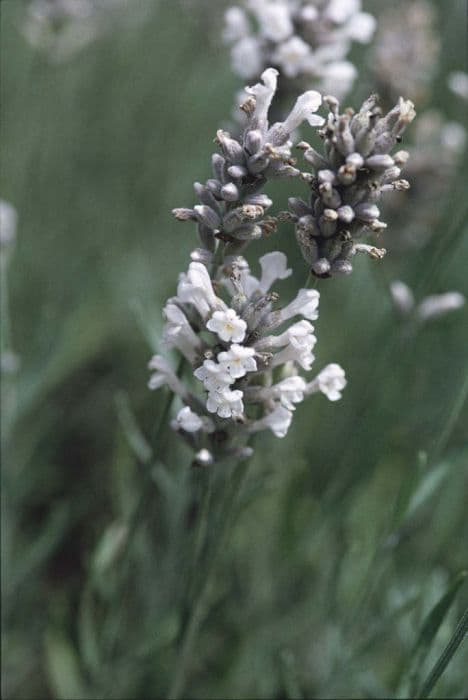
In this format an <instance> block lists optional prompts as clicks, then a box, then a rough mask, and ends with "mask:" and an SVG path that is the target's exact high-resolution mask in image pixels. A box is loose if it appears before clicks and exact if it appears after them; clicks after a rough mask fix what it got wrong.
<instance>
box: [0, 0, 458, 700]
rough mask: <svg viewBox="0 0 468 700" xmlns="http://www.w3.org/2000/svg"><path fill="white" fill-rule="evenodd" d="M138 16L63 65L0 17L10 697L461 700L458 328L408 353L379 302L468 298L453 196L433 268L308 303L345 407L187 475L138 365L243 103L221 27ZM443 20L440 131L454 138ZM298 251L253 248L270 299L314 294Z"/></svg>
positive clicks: (281, 243) (415, 261) (384, 271)
mask: <svg viewBox="0 0 468 700" xmlns="http://www.w3.org/2000/svg"><path fill="white" fill-rule="evenodd" d="M379 2H380V0H379ZM379 2H376V3H375V5H376V6H377V11H378V9H379V7H378V6H379ZM210 5H211V4H210ZM151 7H152V10H151V13H150V15H149V16H148V17H147V18H146V20H145V22H144V23H143V24H138V23H132V24H130V25H129V26H126V25H123V26H121V27H119V28H117V29H116V30H115V31H114V32H113V33H112V34H110V35H108V36H106V37H104V38H102V39H100V40H99V41H97V42H95V43H93V44H92V45H90V46H89V47H87V48H86V50H85V51H83V52H81V53H79V54H77V55H76V56H74V57H72V58H70V59H69V60H68V61H67V62H66V63H61V64H54V63H50V62H48V61H47V58H46V57H45V56H44V55H41V54H40V53H38V52H36V51H34V50H33V49H31V47H29V46H28V44H27V43H26V42H25V40H24V38H23V37H22V36H21V34H20V32H19V27H20V24H21V17H22V13H23V11H24V7H23V4H22V3H20V2H16V1H15V0H6V1H4V2H2V3H1V4H0V11H1V20H2V21H1V53H2V80H1V103H2V142H3V143H2V167H1V173H0V195H1V197H2V198H4V199H7V200H9V201H11V202H12V203H13V204H14V205H15V206H16V208H17V209H18V212H19V228H18V241H17V245H16V250H15V252H14V256H13V257H12V260H11V265H10V269H9V287H10V289H9V291H10V316H11V319H10V320H11V342H12V345H13V348H14V350H15V352H16V353H17V354H18V355H19V357H20V360H21V366H20V369H19V371H18V373H17V374H16V375H15V376H14V377H13V378H10V379H9V380H8V385H7V383H6V382H5V386H2V392H3V399H4V405H3V409H4V411H3V413H4V415H3V417H2V432H3V438H4V444H3V459H2V462H3V474H2V480H3V482H2V485H3V507H2V519H3V528H2V545H3V567H2V577H3V611H2V614H3V637H2V641H3V652H4V653H3V674H2V675H3V683H4V688H3V697H7V698H11V699H12V700H13V699H14V698H18V699H22V698H45V697H47V698H101V697H105V698H129V697H132V698H140V697H141V698H146V697H153V698H157V697H165V696H167V693H168V689H169V688H170V687H172V689H173V693H172V695H171V697H176V696H180V697H193V698H201V697H203V698H217V697H232V698H234V697H235V698H250V697H255V698H269V697H289V698H301V697H330V698H331V697H343V698H344V697H362V698H365V697H392V696H395V697H396V696H397V693H399V695H398V697H409V696H410V695H409V693H412V692H416V693H417V694H418V696H419V697H428V696H429V694H430V693H431V694H432V696H434V697H435V696H438V697H452V698H462V697H463V696H464V693H466V690H467V686H466V663H467V657H466V647H465V648H463V646H460V648H459V649H458V646H459V645H460V644H461V638H462V636H463V634H462V632H463V630H464V629H465V627H466V620H465V617H462V615H463V609H464V608H465V607H466V601H467V586H466V583H465V584H464V585H462V579H463V575H462V574H460V572H461V571H464V570H466V567H467V561H466V541H467V538H468V529H467V519H466V493H467V486H468V470H467V464H468V453H467V438H468V435H467V432H466V426H467V424H468V421H467V411H466V390H467V384H466V376H467V373H468V366H467V356H466V348H467V347H468V323H467V310H466V308H465V309H463V310H461V311H460V312H457V313H456V314H453V315H452V316H447V317H446V318H443V319H441V320H440V321H438V322H434V323H433V324H432V325H429V324H428V325H427V326H426V327H424V328H422V329H421V330H420V332H419V333H418V334H413V335H411V334H409V333H408V332H407V329H406V328H405V327H404V326H402V324H401V322H400V321H399V319H398V318H396V315H395V313H394V311H393V310H392V307H391V303H390V299H389V295H388V283H389V281H391V280H393V279H395V278H402V279H404V280H405V281H406V282H408V283H409V284H410V285H411V286H412V287H413V288H415V289H416V290H417V294H418V298H419V297H421V298H422V297H423V296H424V295H425V294H429V293H437V292H443V291H446V290H448V289H459V290H460V291H462V292H463V293H465V294H467V293H468V289H467V287H466V265H467V262H468V230H467V223H466V222H467V217H466V213H467V209H466V195H465V194H464V193H465V192H466V187H467V181H466V172H465V174H464V175H463V174H462V173H460V175H459V177H458V178H457V183H456V185H455V186H454V187H453V188H452V189H451V191H449V192H448V194H447V196H446V197H445V198H444V200H443V201H434V202H433V203H432V205H431V206H432V208H433V211H432V214H433V218H434V220H435V221H437V230H436V231H435V233H434V235H433V237H432V239H431V242H430V243H429V245H428V246H427V247H426V248H425V249H423V250H418V251H413V252H406V253H405V254H404V255H402V254H401V251H399V249H398V247H397V246H395V249H394V250H391V249H390V251H389V254H388V256H387V259H386V260H385V261H384V262H382V263H380V264H377V263H374V264H372V263H371V262H369V261H367V260H359V262H358V263H356V269H355V272H354V274H353V276H352V277H351V278H349V279H342V280H338V279H336V280H335V279H334V280H332V281H330V283H328V281H324V282H321V283H320V287H319V289H320V292H321V317H320V319H319V321H318V322H317V335H318V345H317V355H318V357H317V367H320V368H321V367H322V366H323V364H324V363H326V362H329V361H331V360H334V361H337V362H340V363H341V364H342V365H343V366H344V367H345V368H346V372H347V376H348V379H349V385H348V387H347V389H346V392H345V395H344V398H343V400H342V401H341V402H340V403H339V404H330V403H329V402H327V401H326V399H325V398H323V397H316V398H315V400H310V401H309V402H305V403H304V404H302V405H301V406H300V407H299V408H298V410H297V411H296V418H295V421H294V423H293V426H292V428H291V431H290V433H289V435H288V437H287V438H286V439H285V440H283V441H280V440H277V439H275V438H274V437H273V436H269V435H266V434H262V435H261V436H260V437H259V438H258V440H257V442H256V445H255V456H254V457H253V459H252V460H251V461H250V462H248V463H247V462H246V463H242V464H241V465H239V466H237V467H236V465H234V464H231V463H226V464H221V465H219V467H217V468H216V469H214V470H210V469H207V470H204V469H196V468H192V467H191V455H190V453H189V451H188V450H187V449H186V448H185V447H184V446H183V445H180V444H178V442H177V441H176V440H173V439H172V437H171V434H170V430H169V429H168V421H167V417H168V416H169V415H170V413H171V410H173V409H174V406H171V405H170V403H169V401H168V396H167V395H165V394H164V392H158V394H151V393H150V392H149V391H148V390H147V388H146V381H147V370H146V364H147V361H148V359H149V356H150V355H151V352H152V351H153V350H154V349H155V347H156V346H157V342H158V337H159V331H160V326H161V318H160V311H159V310H160V308H161V306H162V303H163V301H164V300H165V298H167V297H168V296H169V295H170V294H172V293H173V290H174V286H175V281H176V279H177V275H178V273H179V272H180V271H181V270H182V269H184V267H186V264H187V260H188V255H189V252H190V250H191V249H192V248H193V247H194V245H195V235H194V233H192V232H191V230H190V226H180V225H178V224H177V223H176V222H174V221H173V220H172V218H171V216H170V210H171V208H172V207H175V206H183V205H187V204H191V203H192V201H193V194H192V190H191V186H192V182H193V181H194V180H200V179H205V178H206V177H208V175H209V156H210V154H211V148H212V139H213V136H214V133H215V131H216V129H217V128H218V126H219V125H220V124H221V123H222V122H223V121H225V120H226V117H227V115H229V112H230V109H231V105H232V95H233V93H234V90H235V89H236V88H237V87H238V84H237V83H236V80H235V79H234V78H233V77H232V75H231V74H230V72H229V68H228V63H227V57H226V52H225V49H224V48H223V47H222V46H220V45H219V44H218V43H217V41H216V36H217V29H216V24H215V21H216V17H214V16H213V15H215V14H216V13H210V12H208V13H207V12H206V9H203V3H201V4H198V3H195V2H192V3H191V4H190V7H191V8H192V9H191V11H189V10H188V7H189V5H188V4H183V5H179V3H178V2H176V1H175V0H174V2H173V1H172V0H171V1H169V0H162V1H161V2H154V3H151ZM457 7H458V6H457V3H454V6H453V10H450V11H449V10H448V9H447V8H446V7H445V4H444V3H442V4H440V9H441V18H443V19H444V21H441V22H440V31H441V38H442V43H443V46H444V47H446V48H447V50H446V51H445V50H444V52H443V55H442V61H441V64H440V75H441V76H442V78H440V80H439V79H438V83H437V85H436V86H435V88H434V91H433V96H432V101H431V105H432V106H434V107H437V108H439V109H443V110H444V111H445V112H446V114H447V115H448V116H449V117H450V118H452V119H459V120H461V119H462V118H463V115H462V114H460V107H459V103H457V102H456V100H455V98H454V97H453V96H452V97H451V96H450V94H449V92H448V91H447V89H446V88H445V87H444V81H443V76H444V75H446V74H447V72H448V71H450V70H454V69H456V68H457V67H460V66H461V65H462V63H463V58H462V54H463V40H464V38H463V27H464V24H463V22H464V18H463V13H461V15H460V13H459V12H458V9H457ZM218 9H220V8H217V10H218ZM210 17H211V20H210ZM457 17H458V21H457ZM460 17H461V19H460ZM210 22H212V23H213V24H210ZM361 70H362V71H363V74H364V76H365V75H366V73H365V71H366V66H365V57H363V58H362V61H361ZM362 89H364V88H362ZM359 90H361V87H360V88H359ZM351 101H352V102H353V103H354V96H352V98H351ZM358 102H359V99H358V98H357V97H356V104H358ZM408 140H409V141H411V130H410V132H409V135H408ZM302 187H303V185H302V184H301V183H300V182H297V183H295V184H294V187H293V189H294V190H295V192H296V193H300V192H301V191H302ZM276 189H277V193H278V200H277V206H278V209H280V208H284V206H285V203H286V202H285V199H286V194H285V190H284V188H283V187H281V186H276ZM405 197H407V199H405ZM275 204H276V201H275ZM401 206H402V207H408V208H409V209H408V211H409V210H410V208H411V206H412V199H411V194H410V195H409V196H407V195H402V204H401ZM389 216H390V215H387V216H386V220H389V227H390V230H391V229H392V222H391V221H390V219H389ZM292 238H293V237H292V235H291V231H290V230H289V229H288V227H287V226H286V225H285V226H284V227H283V228H282V229H281V230H280V231H279V232H278V233H277V234H274V235H273V236H272V238H271V240H270V241H268V242H267V243H266V244H265V243H264V242H260V243H255V244H254V245H253V246H252V259H253V260H254V259H255V256H257V254H259V251H260V250H262V252H265V249H266V248H269V249H274V248H279V249H282V250H284V251H285V252H286V253H287V254H288V258H289V260H290V264H291V265H292V266H293V267H294V275H293V278H291V279H290V280H287V281H285V282H284V284H283V290H282V293H283V294H284V297H285V298H286V297H287V295H288V294H290V293H291V292H292V290H293V288H294V287H297V286H298V285H299V284H302V282H303V280H304V279H305V277H306V274H307V271H306V269H305V268H304V264H303V262H302V260H301V257H300V254H299V253H298V251H297V250H296V248H295V245H294V241H293V240H292ZM389 248H390V245H389ZM458 620H462V621H461V623H460V625H459V627H458V628H457V621H458ZM464 620H465V621H464ZM464 626H465V627H464ZM460 630H461V631H460ZM457 649H458V651H457V654H455V653H454V652H455V650H457ZM449 661H450V664H449V665H448V663H449ZM431 669H432V670H431ZM425 679H426V680H425ZM408 683H409V684H410V685H408ZM411 684H412V687H410V686H411ZM436 694H437V695H436Z"/></svg>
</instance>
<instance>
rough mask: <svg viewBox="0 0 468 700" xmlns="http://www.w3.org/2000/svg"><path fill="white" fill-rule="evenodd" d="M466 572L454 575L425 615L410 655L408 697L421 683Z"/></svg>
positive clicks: (412, 694)
mask: <svg viewBox="0 0 468 700" xmlns="http://www.w3.org/2000/svg"><path fill="white" fill-rule="evenodd" d="M467 575H468V572H466V571H462V572H460V573H459V574H458V576H456V578H455V580H454V581H453V582H452V584H451V585H450V586H449V588H448V590H447V591H446V592H445V594H444V595H443V596H442V598H441V599H440V600H439V601H438V602H437V603H436V605H435V606H434V607H433V608H432V610H431V611H430V612H429V614H428V615H427V617H426V619H425V620H424V623H423V625H422V627H421V631H420V633H419V636H418V638H417V640H416V643H415V645H414V647H413V651H412V653H411V655H410V664H409V674H408V675H409V681H410V697H415V693H416V690H417V688H418V687H419V686H420V684H421V670H422V667H423V665H424V662H425V660H426V658H427V655H428V654H429V652H430V650H431V647H432V644H433V642H434V639H435V637H436V635H437V632H438V631H439V629H440V626H441V625H442V623H443V621H444V620H445V618H446V616H447V614H448V612H449V610H450V608H451V607H452V605H453V603H454V601H455V599H456V597H457V593H458V591H459V590H460V588H461V586H462V585H463V583H464V582H465V579H466V577H467Z"/></svg>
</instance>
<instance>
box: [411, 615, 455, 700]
mask: <svg viewBox="0 0 468 700" xmlns="http://www.w3.org/2000/svg"><path fill="white" fill-rule="evenodd" d="M467 632H468V608H467V609H466V610H465V612H464V613H463V615H462V618H461V620H460V622H459V623H458V625H457V628H456V630H455V632H454V633H453V636H452V638H451V640H450V641H449V643H448V644H447V646H446V647H445V649H444V651H443V652H442V654H441V655H440V657H439V659H438V660H437V661H436V663H435V664H434V667H433V668H432V670H431V672H430V673H429V675H428V677H427V678H426V680H425V681H424V683H423V684H422V687H421V689H420V690H419V692H418V693H417V695H416V696H415V697H416V698H417V700H422V698H428V697H429V696H430V695H431V693H432V691H433V690H434V687H435V685H436V683H437V682H438V681H439V679H440V677H441V676H442V674H443V673H444V671H445V669H446V668H447V666H448V665H449V663H450V662H451V660H452V658H453V656H454V655H455V653H456V651H457V649H458V647H459V646H460V645H461V643H462V642H463V640H464V639H465V637H466V633H467Z"/></svg>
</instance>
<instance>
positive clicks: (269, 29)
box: [224, 0, 375, 95]
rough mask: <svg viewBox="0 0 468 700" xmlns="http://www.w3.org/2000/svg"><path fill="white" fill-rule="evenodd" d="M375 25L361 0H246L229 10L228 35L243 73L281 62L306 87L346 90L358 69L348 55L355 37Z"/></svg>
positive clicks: (364, 36)
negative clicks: (362, 7) (309, 0)
mask: <svg viewBox="0 0 468 700" xmlns="http://www.w3.org/2000/svg"><path fill="white" fill-rule="evenodd" d="M374 29H375V19H374V17H372V15H370V14H368V13H366V12H362V11H361V2H360V0H314V1H313V2H306V1H302V0H244V2H242V3H241V4H240V5H235V6H233V7H230V8H228V10H227V11H226V15H225V30H224V38H225V41H226V42H227V43H229V44H231V63H232V69H233V71H234V72H235V73H237V74H238V75H240V76H241V77H243V78H254V77H256V76H258V75H260V73H261V72H262V70H263V69H264V68H265V67H267V66H275V67H277V68H278V69H279V70H281V72H282V74H283V75H285V76H286V77H287V78H288V79H289V80H295V81H299V82H300V84H301V85H302V87H304V86H309V85H311V84H313V85H314V87H316V88H318V89H319V90H321V91H325V92H329V91H331V90H333V92H334V94H340V95H344V94H345V93H346V92H348V90H349V89H350V88H351V86H352V84H353V81H354V79H355V77H356V72H357V71H356V68H355V67H354V65H353V64H352V63H351V62H350V61H348V60H346V56H347V54H348V52H349V50H350V48H351V45H352V42H353V41H357V42H360V43H367V42H368V41H370V39H371V37H372V34H373V32H374Z"/></svg>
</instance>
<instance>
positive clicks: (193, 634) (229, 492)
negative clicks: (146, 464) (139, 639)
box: [168, 460, 249, 700]
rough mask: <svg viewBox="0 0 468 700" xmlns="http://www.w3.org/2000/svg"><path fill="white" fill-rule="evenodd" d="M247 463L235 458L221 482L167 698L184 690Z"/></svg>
mask: <svg viewBox="0 0 468 700" xmlns="http://www.w3.org/2000/svg"><path fill="white" fill-rule="evenodd" d="M248 466H249V460H243V461H242V462H239V463H238V464H237V465H236V466H235V467H234V469H233V474H232V477H231V479H229V480H227V481H226V482H225V499H224V508H223V510H224V518H223V520H222V523H221V527H220V530H219V531H218V537H217V538H216V541H215V544H214V547H213V550H212V552H211V556H210V559H209V561H208V565H207V568H206V574H205V577H204V580H203V582H202V584H201V587H200V591H199V593H198V596H197V597H196V600H195V602H194V605H193V607H192V612H191V614H190V618H189V620H188V622H187V625H186V627H185V629H184V631H183V635H182V640H181V644H180V653H179V658H178V662H177V664H176V672H175V674H174V676H173V679H172V683H171V687H170V690H169V694H168V698H170V699H171V700H178V699H179V698H180V697H182V694H183V692H184V688H185V684H186V681H187V672H188V669H189V667H190V661H191V659H192V656H193V650H194V645H195V641H196V639H197V636H198V633H199V631H200V627H201V624H202V622H203V619H204V617H205V614H206V611H207V608H208V605H209V597H210V592H211V584H212V580H213V574H214V572H215V571H216V566H217V563H218V560H219V556H220V554H221V552H222V551H223V549H224V546H225V544H226V538H227V536H228V533H229V531H230V528H231V526H232V525H233V522H234V516H235V511H236V509H235V506H236V504H237V501H238V498H239V495H240V493H241V491H242V487H243V485H244V483H245V478H246V475H247V471H248Z"/></svg>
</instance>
